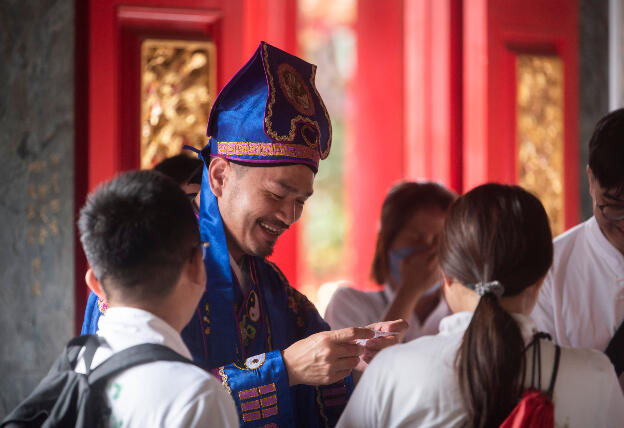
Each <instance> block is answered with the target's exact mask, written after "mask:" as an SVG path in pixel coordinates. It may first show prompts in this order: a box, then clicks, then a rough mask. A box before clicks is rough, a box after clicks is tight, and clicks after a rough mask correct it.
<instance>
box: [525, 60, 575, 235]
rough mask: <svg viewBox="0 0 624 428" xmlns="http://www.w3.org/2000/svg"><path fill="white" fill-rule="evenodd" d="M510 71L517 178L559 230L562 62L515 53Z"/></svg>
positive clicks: (555, 232)
mask: <svg viewBox="0 0 624 428" xmlns="http://www.w3.org/2000/svg"><path fill="white" fill-rule="evenodd" d="M516 77H517V81H516V85H517V88H516V94H517V95H516V150H517V151H516V168H517V177H518V184H519V185H521V186H522V187H524V188H526V189H527V190H529V191H531V192H532V193H533V194H535V195H536V196H537V197H538V198H539V199H540V200H541V201H542V204H544V208H546V212H547V213H548V216H549V218H550V226H551V228H552V232H553V236H555V235H558V234H559V233H561V232H563V230H564V197H563V186H564V183H563V119H564V117H563V111H564V110H563V107H564V104H563V103H564V99H563V84H564V82H563V62H562V61H561V59H560V58H558V57H556V56H546V55H518V56H517V59H516Z"/></svg>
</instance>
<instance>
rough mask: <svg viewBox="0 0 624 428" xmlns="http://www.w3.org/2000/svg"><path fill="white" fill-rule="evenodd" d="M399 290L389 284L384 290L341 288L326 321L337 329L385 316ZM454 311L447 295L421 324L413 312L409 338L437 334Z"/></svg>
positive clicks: (367, 322) (332, 301) (374, 320)
mask: <svg viewBox="0 0 624 428" xmlns="http://www.w3.org/2000/svg"><path fill="white" fill-rule="evenodd" d="M395 296H396V293H395V291H394V290H392V288H390V287H389V286H387V285H386V286H385V287H384V289H383V290H380V291H361V290H356V289H355V288H351V287H340V288H339V289H337V290H336V292H335V293H334V295H333V296H332V298H331V300H330V302H329V304H328V305H327V309H326V310H325V317H324V318H325V321H327V323H328V324H329V325H330V326H331V328H332V329H333V330H337V329H340V328H345V327H363V326H366V325H369V324H372V323H375V322H378V321H382V320H383V317H384V315H385V313H386V311H387V310H388V308H389V307H390V305H391V304H392V302H393V301H394V297H395ZM449 313H450V310H449V308H448V305H447V304H446V301H445V300H444V298H440V302H439V303H438V305H437V306H436V307H435V308H434V310H433V311H432V312H431V313H430V314H429V316H428V317H427V319H426V320H425V322H424V323H422V324H421V322H420V320H419V319H418V317H417V316H416V315H412V318H411V319H410V320H406V321H407V322H408V323H409V328H408V329H407V332H406V333H405V339H404V340H405V341H406V342H407V341H410V340H412V339H415V338H417V337H420V336H425V335H430V334H436V333H437V332H438V325H439V324H440V320H441V319H442V318H444V317H445V316H447V315H448V314H449Z"/></svg>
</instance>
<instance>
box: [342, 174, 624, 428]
mask: <svg viewBox="0 0 624 428" xmlns="http://www.w3.org/2000/svg"><path fill="white" fill-rule="evenodd" d="M438 258H439V261H440V267H441V269H442V271H443V276H444V285H443V292H444V296H445V298H446V300H447V303H448V305H449V307H450V309H451V311H452V312H453V314H452V315H450V316H448V317H446V318H444V319H443V320H442V321H441V323H440V333H439V334H437V335H436V336H427V337H422V338H420V339H417V340H415V341H413V342H410V343H407V344H404V345H398V346H395V347H392V348H390V349H387V350H385V351H383V352H381V353H380V354H379V355H378V356H377V357H376V358H375V360H373V362H372V363H371V365H369V367H368V368H367V370H366V372H364V376H363V377H362V379H361V380H360V383H359V384H358V386H357V388H356V390H355V392H354V394H353V396H352V397H351V400H350V401H349V403H348V405H347V408H346V409H345V411H344V413H343V415H342V417H341V419H340V421H339V424H338V425H339V426H343V427H356V426H357V427H403V426H417V427H498V426H500V425H501V423H502V422H503V421H504V420H505V419H506V418H507V417H508V415H509V414H510V413H511V412H512V410H513V409H514V407H515V406H516V405H517V404H518V402H519V401H520V399H521V397H522V395H523V393H524V392H525V390H527V389H528V388H530V387H533V388H535V389H538V390H541V391H544V392H546V390H547V389H549V386H550V385H549V384H550V381H551V380H554V383H553V388H552V389H551V390H550V391H548V392H549V393H550V394H551V397H552V398H551V399H552V402H553V403H554V425H555V426H562V427H563V426H565V427H568V428H573V427H589V426H591V427H618V426H622V423H624V397H623V396H622V391H621V389H620V387H619V384H618V381H617V378H616V375H615V371H614V369H613V366H612V365H611V363H610V362H609V360H608V359H607V358H606V357H605V356H604V355H603V354H602V353H600V352H598V351H594V350H585V349H574V348H562V349H561V351H560V352H559V351H557V347H556V346H555V345H554V344H553V343H552V342H551V341H550V340H548V339H546V338H544V336H543V335H540V334H538V331H537V329H536V327H535V323H534V321H533V320H532V319H531V317H530V316H529V314H530V313H531V311H532V310H533V307H534V306H535V302H536V300H537V296H538V292H539V289H540V286H541V284H542V281H543V279H544V276H545V275H546V272H547V271H548V269H549V267H550V265H551V263H552V258H553V247H552V236H551V232H550V227H549V225H548V217H547V215H546V212H545V211H544V208H543V206H542V204H541V203H540V201H539V200H538V199H537V198H536V197H535V196H533V195H531V194H530V193H528V192H527V191H525V190H523V189H522V188H521V187H518V186H506V185H500V184H486V185H483V186H479V187H477V188H475V189H473V190H472V191H470V192H468V193H466V194H465V195H463V196H461V197H460V198H459V199H457V201H456V202H455V203H454V204H453V205H452V206H451V208H450V211H449V214H448V216H447V218H446V221H445V224H444V228H443V231H442V234H441V236H440V243H439V248H438ZM556 361H557V363H556ZM556 367H557V368H556Z"/></svg>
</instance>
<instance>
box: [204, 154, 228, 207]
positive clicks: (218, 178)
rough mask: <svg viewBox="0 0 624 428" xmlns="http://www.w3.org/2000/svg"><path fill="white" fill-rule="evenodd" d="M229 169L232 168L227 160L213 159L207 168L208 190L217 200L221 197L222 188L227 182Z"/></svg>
mask: <svg viewBox="0 0 624 428" xmlns="http://www.w3.org/2000/svg"><path fill="white" fill-rule="evenodd" d="M231 169H232V167H231V165H230V162H229V161H228V160H227V159H224V158H219V157H215V158H212V160H211V161H210V165H209V166H208V179H209V182H210V190H212V193H213V194H214V195H215V196H216V197H217V198H219V197H221V196H222V195H223V187H224V185H225V183H226V182H227V176H228V174H230V171H231Z"/></svg>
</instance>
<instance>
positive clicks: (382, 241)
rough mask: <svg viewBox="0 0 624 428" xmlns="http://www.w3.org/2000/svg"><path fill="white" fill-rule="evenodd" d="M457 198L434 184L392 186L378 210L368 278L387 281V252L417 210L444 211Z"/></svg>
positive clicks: (379, 282) (413, 183) (408, 182)
mask: <svg viewBox="0 0 624 428" xmlns="http://www.w3.org/2000/svg"><path fill="white" fill-rule="evenodd" d="M456 197H457V195H456V194H455V193H453V192H452V191H450V190H448V189H447V188H445V187H444V186H442V185H441V184H437V183H430V182H426V183H416V182H413V181H404V182H401V183H398V184H395V185H394V186H393V187H392V188H391V189H390V191H389V192H388V195H386V199H385V200H384V203H383V205H382V207H381V226H380V228H379V233H378V234H377V245H376V248H375V256H374V257H373V263H372V266H371V278H372V279H373V280H374V281H375V282H377V284H383V283H385V282H386V280H387V278H388V271H389V268H388V249H389V248H390V247H391V246H392V242H393V241H394V239H395V238H396V237H397V235H398V234H399V232H400V231H401V230H403V228H404V227H405V224H406V223H407V222H408V221H409V219H410V218H411V217H412V216H413V215H414V213H415V212H416V211H418V210H419V209H423V208H430V207H435V208H439V209H440V210H442V211H444V212H446V211H447V210H448V208H449V206H451V203H453V201H454V200H455V198H456Z"/></svg>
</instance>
